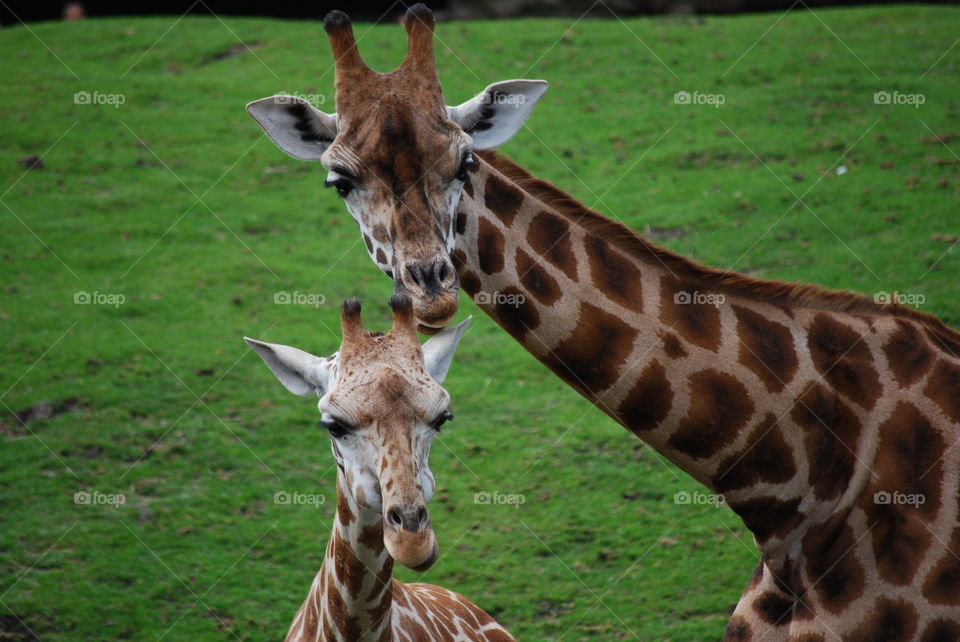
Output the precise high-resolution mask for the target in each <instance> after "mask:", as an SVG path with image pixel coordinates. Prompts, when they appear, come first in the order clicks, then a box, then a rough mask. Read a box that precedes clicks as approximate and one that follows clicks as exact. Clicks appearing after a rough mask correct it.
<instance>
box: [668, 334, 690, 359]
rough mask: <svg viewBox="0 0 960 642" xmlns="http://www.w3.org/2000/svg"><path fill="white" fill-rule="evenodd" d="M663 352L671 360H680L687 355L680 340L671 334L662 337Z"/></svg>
mask: <svg viewBox="0 0 960 642" xmlns="http://www.w3.org/2000/svg"><path fill="white" fill-rule="evenodd" d="M663 351H664V352H665V353H666V354H667V356H668V357H670V358H671V359H682V358H684V357H686V356H687V354H689V353H688V352H687V350H686V349H685V348H684V347H683V344H681V343H680V339H679V338H678V337H677V335H675V334H674V333H672V332H667V333H665V334H664V335H663Z"/></svg>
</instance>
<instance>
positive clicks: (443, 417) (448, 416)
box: [432, 410, 453, 432]
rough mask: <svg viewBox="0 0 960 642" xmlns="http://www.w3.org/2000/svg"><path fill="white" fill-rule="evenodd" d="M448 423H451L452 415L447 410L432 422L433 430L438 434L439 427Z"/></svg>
mask: <svg viewBox="0 0 960 642" xmlns="http://www.w3.org/2000/svg"><path fill="white" fill-rule="evenodd" d="M448 421H453V413H452V412H450V411H449V410H444V411H443V413H441V414H440V416H439V417H437V418H436V419H434V420H433V424H432V425H433V429H434V430H436V431H437V432H440V426H442V425H443V424H445V423H447V422H448Z"/></svg>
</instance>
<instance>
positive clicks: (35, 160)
mask: <svg viewBox="0 0 960 642" xmlns="http://www.w3.org/2000/svg"><path fill="white" fill-rule="evenodd" d="M17 165H19V166H20V167H25V168H27V169H43V167H44V165H43V161H42V160H40V157H39V156H27V157H26V158H21V159H20V160H18V161H17Z"/></svg>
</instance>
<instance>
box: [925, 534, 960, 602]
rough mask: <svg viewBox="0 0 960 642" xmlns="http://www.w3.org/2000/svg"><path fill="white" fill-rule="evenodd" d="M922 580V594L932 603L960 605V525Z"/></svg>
mask: <svg viewBox="0 0 960 642" xmlns="http://www.w3.org/2000/svg"><path fill="white" fill-rule="evenodd" d="M949 549H950V550H947V551H944V553H943V555H942V556H941V557H940V559H939V560H938V561H937V562H936V564H934V566H933V568H932V569H931V570H930V572H929V573H928V574H927V577H926V579H925V580H924V582H923V596H924V597H925V598H927V599H928V600H930V601H931V602H933V603H934V604H945V605H950V606H957V605H960V527H958V528H956V529H954V531H953V537H952V538H951V539H950V546H949Z"/></svg>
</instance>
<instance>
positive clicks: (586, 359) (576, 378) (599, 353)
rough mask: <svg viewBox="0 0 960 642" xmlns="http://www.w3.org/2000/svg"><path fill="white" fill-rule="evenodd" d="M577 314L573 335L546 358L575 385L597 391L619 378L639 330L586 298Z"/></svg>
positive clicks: (557, 371)
mask: <svg viewBox="0 0 960 642" xmlns="http://www.w3.org/2000/svg"><path fill="white" fill-rule="evenodd" d="M577 317H578V321H577V323H576V325H575V326H574V329H573V332H572V333H571V334H570V336H569V337H567V338H566V339H565V340H564V341H562V342H561V343H560V344H559V345H557V347H556V348H555V349H554V350H552V351H551V352H550V354H548V355H547V356H546V357H545V358H544V360H543V361H544V363H545V364H546V365H547V366H548V367H549V368H550V369H551V370H553V372H554V373H556V374H557V375H558V376H559V377H560V378H561V379H563V380H564V381H566V382H567V383H569V384H570V385H571V386H573V387H574V388H576V389H578V390H580V391H581V392H583V393H585V394H588V395H597V394H599V393H600V392H602V391H603V390H605V389H606V388H609V387H610V386H611V385H612V384H613V383H614V382H615V381H616V380H617V372H618V371H619V370H620V367H621V366H622V365H623V363H624V361H626V359H627V357H628V356H629V355H630V352H631V351H632V350H633V345H634V341H636V338H637V330H636V329H634V328H632V327H630V325H628V324H627V323H626V322H624V321H623V319H621V318H620V317H617V316H614V315H612V314H610V313H608V312H606V311H605V310H602V309H601V308H598V307H597V306H595V305H591V304H590V303H586V302H583V303H581V304H580V310H579V314H578V315H577Z"/></svg>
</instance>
